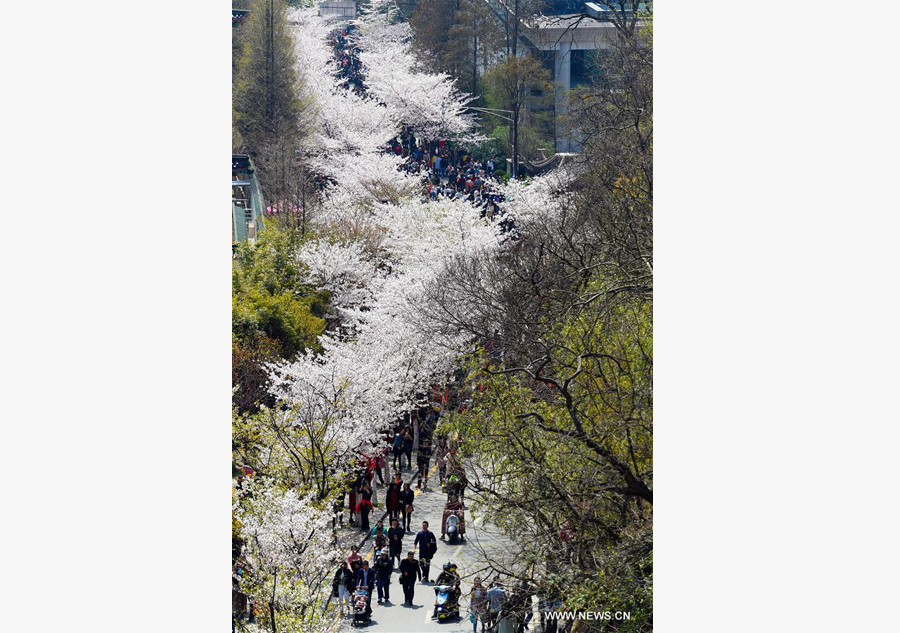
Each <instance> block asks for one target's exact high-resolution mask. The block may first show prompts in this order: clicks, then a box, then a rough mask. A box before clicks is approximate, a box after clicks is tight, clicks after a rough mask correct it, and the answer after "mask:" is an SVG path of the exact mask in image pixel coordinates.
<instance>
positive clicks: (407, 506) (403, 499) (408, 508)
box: [400, 484, 416, 531]
mask: <svg viewBox="0 0 900 633" xmlns="http://www.w3.org/2000/svg"><path fill="white" fill-rule="evenodd" d="M415 499H416V493H415V492H413V491H412V488H410V487H409V484H403V490H402V491H401V492H400V514H401V519H402V520H403V529H404V530H407V531H409V523H410V521H412V511H413V501H415Z"/></svg>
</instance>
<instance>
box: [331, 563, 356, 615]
mask: <svg viewBox="0 0 900 633" xmlns="http://www.w3.org/2000/svg"><path fill="white" fill-rule="evenodd" d="M331 586H332V587H334V589H335V590H336V591H337V595H338V604H339V605H340V608H341V615H344V603H345V602H346V603H347V613H350V612H351V611H352V607H351V606H350V596H351V595H352V594H353V589H354V588H355V587H356V578H355V577H354V574H353V570H352V569H351V568H350V565H349V564H347V562H346V561H344V562H343V563H342V564H341V566H340V568H339V569H338V570H337V573H336V574H335V575H334V581H333V582H332V583H331Z"/></svg>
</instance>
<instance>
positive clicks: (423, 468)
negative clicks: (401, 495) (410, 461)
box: [416, 440, 431, 488]
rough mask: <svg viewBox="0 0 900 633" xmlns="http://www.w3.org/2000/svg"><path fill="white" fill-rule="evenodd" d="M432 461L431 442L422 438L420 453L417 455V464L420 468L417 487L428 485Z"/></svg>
mask: <svg viewBox="0 0 900 633" xmlns="http://www.w3.org/2000/svg"><path fill="white" fill-rule="evenodd" d="M430 461H431V443H430V442H429V441H428V440H422V444H421V445H420V446H419V454H418V455H416V466H417V467H418V469H419V483H418V484H416V488H427V487H428V465H429V462H430Z"/></svg>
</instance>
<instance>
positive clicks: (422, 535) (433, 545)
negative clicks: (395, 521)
mask: <svg viewBox="0 0 900 633" xmlns="http://www.w3.org/2000/svg"><path fill="white" fill-rule="evenodd" d="M416 546H418V547H419V564H420V565H421V566H422V582H428V575H429V574H428V572H429V571H430V570H431V557H432V556H434V554H435V552H437V539H436V538H435V537H434V532H432V531H430V530H429V529H428V521H423V522H422V530H421V531H420V532H418V533H417V534H416V540H415V541H413V547H416Z"/></svg>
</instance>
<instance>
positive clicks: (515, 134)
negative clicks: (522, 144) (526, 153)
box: [512, 103, 519, 178]
mask: <svg viewBox="0 0 900 633" xmlns="http://www.w3.org/2000/svg"><path fill="white" fill-rule="evenodd" d="M518 175H519V104H518V103H516V104H513V155H512V177H513V178H516V177H517V176H518Z"/></svg>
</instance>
